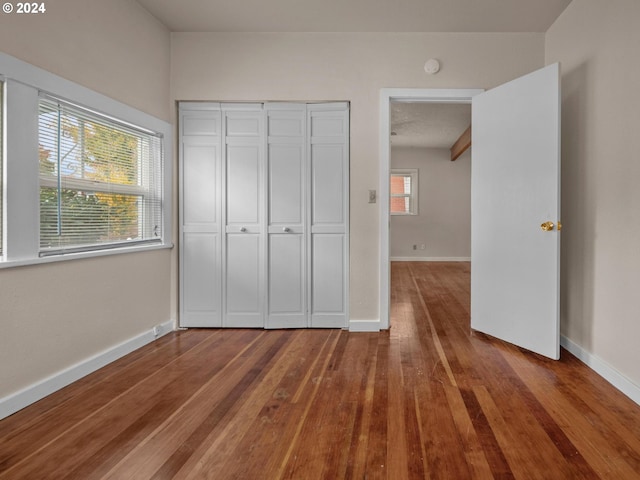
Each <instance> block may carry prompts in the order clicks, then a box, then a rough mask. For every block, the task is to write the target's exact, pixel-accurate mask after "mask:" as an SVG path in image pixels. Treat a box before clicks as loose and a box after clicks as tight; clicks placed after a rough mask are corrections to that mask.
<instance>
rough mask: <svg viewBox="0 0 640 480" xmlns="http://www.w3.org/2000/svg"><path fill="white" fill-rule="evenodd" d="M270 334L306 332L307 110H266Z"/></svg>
mask: <svg viewBox="0 0 640 480" xmlns="http://www.w3.org/2000/svg"><path fill="white" fill-rule="evenodd" d="M265 109H266V112H267V132H268V137H267V144H268V147H267V172H268V173H267V175H268V185H267V188H268V195H267V197H268V198H267V203H268V248H267V255H268V272H269V273H268V287H267V288H268V295H267V322H266V326H267V328H304V327H307V324H308V322H307V316H308V312H307V300H306V298H307V283H308V282H307V263H306V252H307V247H306V235H305V232H306V225H305V222H306V218H307V214H306V192H307V188H306V184H307V183H308V182H307V180H306V171H307V169H306V167H305V147H304V145H305V144H304V139H305V119H306V105H304V104H267V105H266V106H265Z"/></svg>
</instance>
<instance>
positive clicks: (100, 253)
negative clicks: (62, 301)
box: [0, 243, 173, 269]
mask: <svg viewBox="0 0 640 480" xmlns="http://www.w3.org/2000/svg"><path fill="white" fill-rule="evenodd" d="M172 248H173V243H163V244H160V245H157V244H156V245H135V246H131V247H118V248H112V249H108V250H97V251H94V252H77V253H66V254H62V255H51V256H48V257H37V258H23V259H19V260H4V259H2V260H0V269H3V268H11V267H24V266H28V265H40V264H45V263H54V262H66V261H69V260H77V259H81V258H94V257H106V256H109V255H121V254H124V253H137V252H149V251H152V250H167V249H172Z"/></svg>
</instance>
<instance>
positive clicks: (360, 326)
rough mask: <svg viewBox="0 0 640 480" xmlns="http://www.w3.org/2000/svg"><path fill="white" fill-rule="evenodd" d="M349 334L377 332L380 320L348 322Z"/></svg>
mask: <svg viewBox="0 0 640 480" xmlns="http://www.w3.org/2000/svg"><path fill="white" fill-rule="evenodd" d="M349 331H350V332H379V331H380V320H349Z"/></svg>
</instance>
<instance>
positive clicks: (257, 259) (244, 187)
mask: <svg viewBox="0 0 640 480" xmlns="http://www.w3.org/2000/svg"><path fill="white" fill-rule="evenodd" d="M222 108H223V111H224V131H225V133H226V135H225V206H226V209H225V224H226V227H225V237H226V242H225V256H224V259H225V265H224V269H225V277H224V278H225V284H224V286H223V289H224V292H225V294H224V298H225V318H224V321H223V326H225V327H230V328H238V327H259V328H262V327H264V316H265V315H264V304H265V302H264V292H265V285H264V284H265V277H264V270H265V265H264V261H265V255H264V249H265V239H264V235H265V231H264V211H265V209H264V202H265V198H264V192H265V187H264V182H265V180H264V177H265V176H264V172H263V170H264V158H263V157H264V137H263V128H262V124H263V112H262V106H261V105H241V104H239V105H223V106H222Z"/></svg>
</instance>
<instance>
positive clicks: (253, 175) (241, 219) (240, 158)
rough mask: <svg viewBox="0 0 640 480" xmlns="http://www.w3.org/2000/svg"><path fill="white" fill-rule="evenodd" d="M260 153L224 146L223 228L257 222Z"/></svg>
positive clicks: (258, 211)
mask: <svg viewBox="0 0 640 480" xmlns="http://www.w3.org/2000/svg"><path fill="white" fill-rule="evenodd" d="M260 192H261V188H260V149H259V147H258V146H242V145H228V146H227V199H226V201H227V225H231V224H239V223H245V224H257V223H259V221H260V207H261V202H260Z"/></svg>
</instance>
